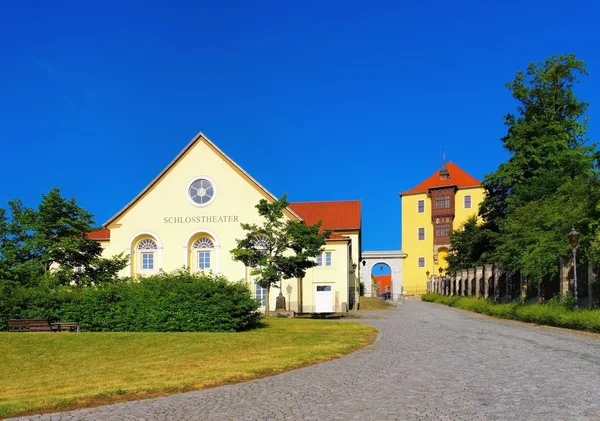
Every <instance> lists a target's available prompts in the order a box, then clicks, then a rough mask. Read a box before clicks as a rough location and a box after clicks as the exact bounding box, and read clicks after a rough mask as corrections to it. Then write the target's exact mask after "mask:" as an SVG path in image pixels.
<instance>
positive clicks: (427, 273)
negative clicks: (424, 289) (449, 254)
mask: <svg viewBox="0 0 600 421" xmlns="http://www.w3.org/2000/svg"><path fill="white" fill-rule="evenodd" d="M425 276H426V277H427V285H429V292H435V291H433V284H430V283H429V271H428V270H426V271H425ZM415 290H416V288H415ZM416 292H417V291H415V293H416Z"/></svg>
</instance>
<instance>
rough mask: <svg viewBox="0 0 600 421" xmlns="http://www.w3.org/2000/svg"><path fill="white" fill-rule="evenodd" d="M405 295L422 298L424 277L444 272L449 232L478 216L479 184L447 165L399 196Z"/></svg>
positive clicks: (450, 164) (456, 168)
mask: <svg viewBox="0 0 600 421" xmlns="http://www.w3.org/2000/svg"><path fill="white" fill-rule="evenodd" d="M400 198H401V203H402V205H401V206H402V250H403V251H404V252H405V253H406V254H407V257H406V259H405V260H404V264H403V285H404V293H405V294H424V293H425V292H426V284H427V274H428V273H429V275H439V273H440V268H441V269H442V270H444V269H446V267H447V263H446V256H447V255H448V250H449V249H450V232H451V231H452V230H454V229H457V228H459V227H460V226H461V225H462V224H463V223H464V222H465V220H466V219H467V218H468V217H469V216H471V215H475V214H477V211H478V209H479V204H480V203H481V201H482V200H483V188H482V187H481V182H480V181H479V180H477V179H476V178H474V177H472V176H471V175H469V174H467V173H466V172H465V171H464V170H462V169H461V168H460V167H459V166H458V165H456V164H454V163H452V162H448V163H446V162H445V161H444V163H443V164H442V167H441V168H440V169H439V170H438V171H436V172H435V173H433V174H432V175H431V176H430V177H429V178H427V179H426V180H425V181H423V182H422V183H420V184H419V185H417V186H416V187H414V188H412V189H410V190H406V191H404V192H402V193H400Z"/></svg>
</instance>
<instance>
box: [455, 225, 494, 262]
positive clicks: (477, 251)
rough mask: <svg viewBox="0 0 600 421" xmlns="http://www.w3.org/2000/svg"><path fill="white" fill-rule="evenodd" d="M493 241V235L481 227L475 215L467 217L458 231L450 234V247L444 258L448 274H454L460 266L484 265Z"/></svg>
mask: <svg viewBox="0 0 600 421" xmlns="http://www.w3.org/2000/svg"><path fill="white" fill-rule="evenodd" d="M494 240H495V235H494V233H493V232H492V231H490V230H487V229H483V228H482V227H481V223H480V221H479V218H478V217H477V215H473V216H471V217H469V218H468V219H467V220H466V221H465V222H464V223H463V225H462V226H461V227H460V228H459V229H457V230H454V231H452V232H451V233H450V244H451V247H450V250H449V253H448V257H447V258H446V261H447V262H448V272H450V273H456V272H458V271H459V270H460V268H461V266H464V267H472V266H476V265H480V264H483V263H486V260H487V254H486V250H489V249H491V248H493V244H494Z"/></svg>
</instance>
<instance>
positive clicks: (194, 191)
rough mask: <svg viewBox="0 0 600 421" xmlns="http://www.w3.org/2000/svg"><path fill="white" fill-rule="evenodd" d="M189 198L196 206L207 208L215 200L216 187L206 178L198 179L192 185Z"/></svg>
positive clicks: (189, 189)
mask: <svg viewBox="0 0 600 421" xmlns="http://www.w3.org/2000/svg"><path fill="white" fill-rule="evenodd" d="M188 197H189V198H190V200H191V201H192V202H193V203H194V204H196V205H198V206H206V205H208V204H209V203H210V202H212V200H213V199H214V198H215V186H213V184H212V182H211V181H209V180H208V179H206V178H198V179H196V180H194V181H192V182H191V183H190V185H189V187H188Z"/></svg>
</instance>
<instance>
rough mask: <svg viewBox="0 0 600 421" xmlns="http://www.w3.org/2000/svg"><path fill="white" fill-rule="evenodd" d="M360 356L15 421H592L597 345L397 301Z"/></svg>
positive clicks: (599, 396)
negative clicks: (201, 388) (258, 377)
mask: <svg viewBox="0 0 600 421" xmlns="http://www.w3.org/2000/svg"><path fill="white" fill-rule="evenodd" d="M370 315H371V318H370V319H368V320H364V321H365V322H367V323H369V324H372V325H373V326H376V327H377V328H378V329H379V331H380V336H379V340H378V341H377V342H376V343H375V344H374V345H373V346H371V347H369V348H366V349H363V350H361V351H358V352H356V353H354V354H351V355H349V356H347V357H345V358H341V359H338V360H335V361H330V362H327V363H324V364H319V365H316V366H312V367H307V368H304V369H300V370H296V371H292V372H288V373H284V374H281V375H278V376H274V377H270V378H265V379H261V380H256V381H252V382H247V383H241V384H237V385H231V386H223V387H218V388H215V389H209V390H204V391H199V392H190V393H183V394H179V395H174V396H170V397H165V398H158V399H150V400H143V401H136V402H129V403H125V404H117V405H110V406H103V407H99V408H93V409H86V410H79V411H72V412H65V413H59V414H51V415H43V416H35V417H27V418H20V419H22V420H25V419H28V420H40V421H41V420H53V421H54V420H60V421H66V420H70V421H74V420H119V421H121V420H348V419H351V420H352V419H355V420H424V419H433V420H563V419H565V420H566V419H568V420H587V421H589V420H593V419H600V340H598V339H596V338H593V337H585V336H583V335H577V334H570V333H562V332H560V331H556V330H549V329H544V328H536V327H530V326H525V325H521V324H515V323H511V322H503V321H496V320H493V319H488V318H483V317H481V316H478V315H474V314H470V313H466V312H461V311H457V310H453V309H449V308H447V307H443V306H439V305H435V304H429V303H422V302H411V301H407V302H406V304H405V305H404V306H401V307H399V308H398V309H397V310H394V311H389V312H377V313H370Z"/></svg>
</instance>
